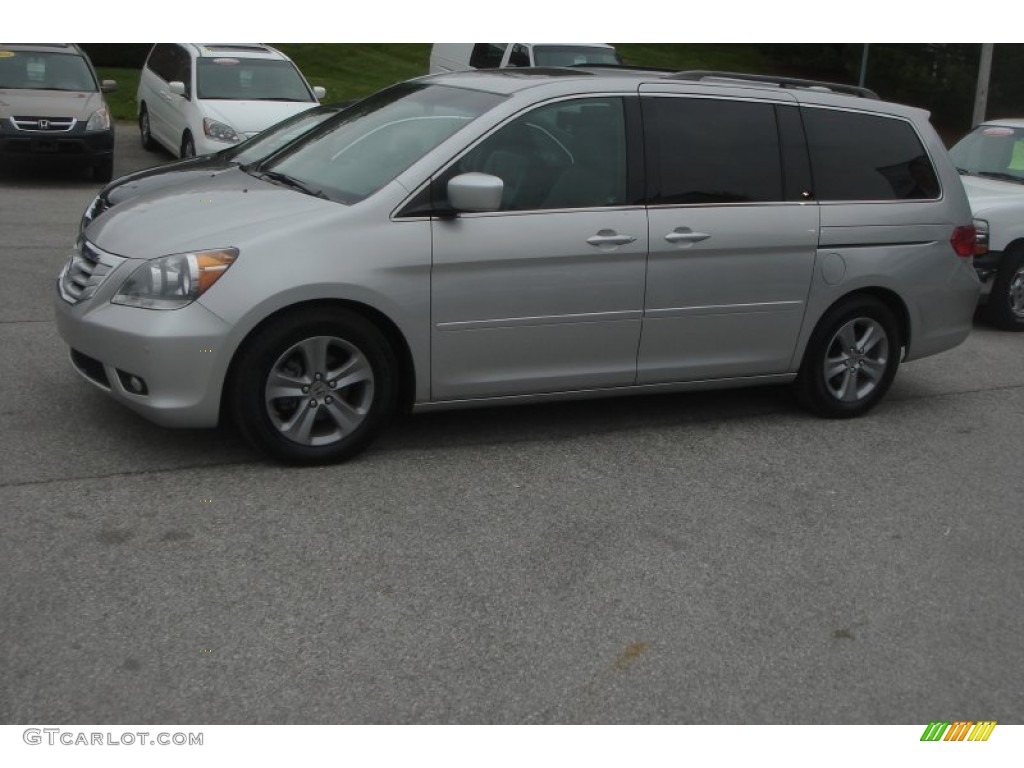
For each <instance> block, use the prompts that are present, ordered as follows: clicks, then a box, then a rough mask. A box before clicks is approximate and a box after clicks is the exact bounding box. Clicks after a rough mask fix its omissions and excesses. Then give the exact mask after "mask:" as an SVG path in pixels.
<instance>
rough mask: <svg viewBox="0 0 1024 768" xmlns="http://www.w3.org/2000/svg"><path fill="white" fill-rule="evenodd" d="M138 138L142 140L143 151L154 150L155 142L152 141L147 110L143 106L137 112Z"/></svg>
mask: <svg viewBox="0 0 1024 768" xmlns="http://www.w3.org/2000/svg"><path fill="white" fill-rule="evenodd" d="M139 137H140V138H141V140H142V148H143V149H145V150H154V149H156V142H155V141H153V133H152V131H151V130H150V127H149V110H148V109H146V105H145V104H143V105H142V108H141V109H140V110H139Z"/></svg>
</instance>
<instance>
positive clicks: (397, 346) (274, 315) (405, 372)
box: [220, 299, 416, 422]
mask: <svg viewBox="0 0 1024 768" xmlns="http://www.w3.org/2000/svg"><path fill="white" fill-rule="evenodd" d="M313 308H334V309H345V310H348V311H349V312H352V313H354V314H357V315H359V316H361V317H363V318H364V319H366V320H368V321H369V322H371V323H373V325H374V326H375V327H376V328H377V329H378V330H380V332H381V333H383V334H384V337H385V339H386V340H387V342H388V344H389V345H390V346H391V349H392V351H393V352H394V353H395V360H396V362H397V363H398V372H397V373H398V393H397V400H398V402H397V408H398V410H399V411H400V412H407V411H409V410H411V408H412V404H413V401H414V399H415V393H416V367H415V364H414V363H413V357H412V350H411V348H410V347H409V343H408V341H407V340H406V338H405V335H404V334H403V333H402V332H401V330H400V329H399V327H398V325H397V324H396V323H395V322H394V321H393V320H392V319H391V318H390V317H388V316H387V315H386V314H384V313H383V312H381V311H380V310H379V309H376V308H375V307H371V306H370V305H368V304H363V303H362V302H358V301H352V300H349V299H310V300H308V301H300V302H298V303H295V304H289V305H288V306H286V307H281V308H280V309H277V310H275V311H274V312H271V313H270V314H269V315H267V316H266V317H264V318H263V319H262V320H260V321H259V322H258V323H256V325H254V326H253V327H252V328H250V329H249V331H248V333H246V334H245V337H244V338H243V339H242V341H241V342H240V343H239V344H238V346H236V347H235V350H234V353H233V354H232V355H231V362H230V363H228V368H227V372H226V374H225V375H224V381H223V383H222V385H221V393H220V416H221V421H222V422H223V417H224V414H225V413H227V412H228V409H227V407H226V405H227V404H226V402H225V399H226V398H227V396H228V393H229V392H231V391H232V389H233V385H234V380H235V377H236V376H237V375H238V369H237V362H238V360H239V359H240V358H241V357H242V353H243V352H244V351H245V350H246V349H247V348H248V346H249V345H250V344H252V342H253V340H254V339H255V338H256V337H257V336H258V335H259V333H260V331H261V330H263V329H264V328H266V327H267V326H269V325H271V324H273V323H277V322H280V321H281V320H282V318H285V317H287V316H288V315H290V314H294V313H297V312H301V311H305V310H308V309H313Z"/></svg>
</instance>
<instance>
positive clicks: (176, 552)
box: [0, 127, 1024, 724]
mask: <svg viewBox="0 0 1024 768" xmlns="http://www.w3.org/2000/svg"><path fill="white" fill-rule="evenodd" d="M122 134H123V135H122ZM118 142H119V143H118V153H119V156H118V160H117V163H118V165H117V170H118V172H126V171H127V170H129V169H132V168H135V167H142V165H144V164H145V163H146V162H152V161H160V160H166V159H167V158H166V157H164V156H159V155H149V154H148V153H142V151H141V150H137V149H136V146H137V137H136V135H135V133H134V130H133V128H131V127H125V129H124V130H123V131H120V132H119V136H118ZM97 186H98V185H96V184H92V183H90V182H88V181H84V180H80V179H77V178H70V177H68V176H61V175H60V174H52V175H51V174H45V175H33V174H31V173H23V174H14V175H11V174H0V211H2V212H3V218H2V220H0V232H2V234H3V238H2V240H0V267H2V269H3V274H4V275H5V279H4V280H3V281H2V282H0V297H2V301H0V350H3V352H4V354H3V356H2V359H0V371H2V375H0V455H2V457H3V461H2V462H0V515H2V520H3V528H2V530H3V533H2V535H0V582H2V583H3V584H4V589H3V590H2V591H0V615H3V617H4V620H3V621H2V622H0V722H3V723H39V722H50V723H61V722H93V723H143V724H144V723H172V722H177V723H182V722H190V723H273V722H282V723H300V722H305V723H350V722H674V723H782V722H806V723H818V722H823V723H824V722H838V723H927V722H929V721H930V720H935V719H936V718H945V719H953V718H962V717H967V718H973V719H976V720H977V719H991V720H997V721H999V722H1020V721H1021V720H1022V719H1024V690H1022V688H1021V686H1020V685H1019V679H1018V677H1019V676H1018V675H1017V674H1016V671H1017V670H1019V669H1021V668H1022V667H1024V644H1022V643H1021V642H1020V637H1021V636H1022V635H1024V614H1022V612H1021V610H1020V605H1021V600H1022V598H1024V558H1022V557H1021V552H1022V551H1024V531H1022V527H1021V525H1020V515H1021V509H1022V504H1021V499H1022V497H1024V473H1022V472H1021V458H1020V457H1021V456H1022V455H1024V335H1014V334H1007V333H1000V332H996V331H992V330H990V329H987V328H985V327H984V326H977V328H976V330H975V333H974V334H973V335H972V336H971V338H970V339H969V340H968V341H967V342H966V343H965V344H964V345H962V346H961V347H959V348H957V349H955V350H953V351H951V352H948V353H945V354H943V355H939V356H937V357H934V358H929V359H926V360H922V361H919V362H915V363H910V364H907V365H906V366H904V367H903V368H902V369H901V371H900V374H899V376H898V377H897V381H896V385H895V386H894V389H893V391H892V392H891V394H890V397H889V398H888V400H887V401H886V402H885V403H883V404H882V405H881V406H880V407H879V408H878V409H877V410H876V411H875V412H873V413H872V414H871V415H870V416H869V417H867V418H863V419H858V420H854V421H846V422H835V421H823V420H818V419H814V418H811V417H808V416H806V415H804V414H802V413H801V412H799V411H798V410H796V408H795V407H794V406H793V404H792V402H791V400H790V398H789V395H788V392H787V391H786V390H784V389H773V388H769V389H761V390H745V391H743V390H737V391H731V392H720V393H701V394H693V395H680V396H656V397H643V398H631V399H617V400H604V401H589V402H577V403H565V404H548V405H542V406H531V407H521V408H508V409H490V410H485V411H477V412H472V411H466V412H458V413H447V414H446V413H437V414H430V415H423V416H415V417H409V418H406V419H403V420H401V421H399V422H397V423H396V424H394V425H393V426H392V427H391V428H390V429H389V430H388V432H387V433H386V434H385V436H384V438H383V439H382V440H381V441H380V442H379V443H378V444H377V445H376V446H375V448H374V449H373V450H371V451H370V452H368V453H367V454H365V455H364V456H362V457H361V458H359V459H358V460H356V461H353V462H352V463H349V464H345V465H341V466H335V467H324V468H313V469H286V468H282V467H278V466H274V465H271V464H268V463H266V462H265V461H263V460H262V459H260V458H259V457H257V456H255V455H254V454H253V453H252V452H251V451H250V450H249V449H248V448H247V447H246V446H244V445H243V444H242V443H241V442H240V441H239V440H238V438H236V437H235V436H234V435H233V434H232V433H230V432H229V431H226V430H221V431H180V432H176V431H168V430H162V429H160V428H158V427H155V426H152V425H150V424H149V423H147V422H145V421H143V420H141V419H140V418H138V417H136V416H134V415H133V414H131V413H129V412H128V411H126V410H125V409H123V408H120V407H119V406H117V405H116V404H115V403H113V402H111V401H108V400H107V399H106V398H105V397H103V396H102V395H101V394H100V393H98V392H96V391H94V390H93V389H92V388H91V387H89V386H88V385H87V384H85V383H84V382H82V381H80V380H79V379H78V377H77V376H76V375H75V374H74V373H73V371H72V370H71V368H70V365H69V364H68V363H67V360H66V354H65V350H64V348H63V345H62V343H61V342H60V339H59V338H58V336H57V334H56V330H55V328H54V324H53V322H52V319H51V318H52V310H51V302H52V295H53V279H54V277H55V275H56V273H57V271H58V269H59V268H60V266H61V265H62V263H63V262H64V260H65V259H66V254H67V251H68V248H69V245H70V242H71V239H72V238H73V236H74V234H75V231H76V226H77V219H78V217H79V215H80V214H81V211H82V209H83V208H84V206H85V205H86V204H87V203H88V201H89V200H90V199H91V197H92V195H94V194H95V191H96V189H97Z"/></svg>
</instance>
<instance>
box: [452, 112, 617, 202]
mask: <svg viewBox="0 0 1024 768" xmlns="http://www.w3.org/2000/svg"><path fill="white" fill-rule="evenodd" d="M472 171H476V172H479V173H486V174H490V175H492V176H497V177H498V178H500V179H501V180H502V181H503V182H504V184H505V189H504V192H503V194H502V205H501V209H500V210H502V211H526V210H550V209H558V208H597V207H603V206H609V205H624V204H625V202H626V129H625V118H624V114H623V104H622V99H620V98H595V99H574V100H571V101H560V102H557V103H554V104H548V105H546V106H543V107H539V108H537V109H535V110H533V111H532V112H529V113H528V114H526V115H523V116H521V117H518V118H516V119H514V120H512V121H511V122H510V123H507V124H506V125H505V126H503V127H502V128H500V129H498V131H497V132H495V133H494V134H492V135H491V136H489V137H488V138H487V139H485V140H484V141H483V142H482V143H480V144H478V145H477V146H476V147H474V148H473V149H472V150H470V151H469V152H468V153H467V154H466V155H464V156H463V157H462V159H461V160H459V161H458V162H457V163H456V164H455V165H454V166H453V168H452V169H450V170H449V172H448V173H446V174H445V178H444V183H443V185H442V189H444V188H445V187H446V186H447V180H448V179H450V178H452V177H453V176H455V175H458V174H460V173H469V172H472Z"/></svg>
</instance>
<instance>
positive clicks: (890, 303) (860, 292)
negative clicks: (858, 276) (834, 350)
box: [794, 285, 913, 368]
mask: <svg viewBox="0 0 1024 768" xmlns="http://www.w3.org/2000/svg"><path fill="white" fill-rule="evenodd" d="M858 296H872V297H874V298H876V299H878V300H879V301H881V302H882V303H883V304H884V305H885V306H886V307H887V308H888V309H889V311H890V312H892V313H893V315H894V316H895V317H896V322H897V324H898V327H899V334H900V346H902V347H903V349H904V355H905V356H906V355H909V353H910V344H911V342H912V339H913V335H912V330H913V325H912V323H911V320H910V310H909V309H908V308H907V304H906V302H905V301H904V300H903V299H902V298H901V297H900V295H899V294H898V293H896V291H893V290H891V289H889V288H883V287H882V286H878V285H873V286H864V287H860V288H855V289H853V290H851V291H849V292H847V293H844V294H843V295H841V296H838V297H836V299H835V300H834V301H833V302H832V303H831V304H829V305H828V306H827V307H825V309H824V310H823V311H822V312H821V314H820V315H819V316H818V319H817V320H816V321H815V324H814V327H812V328H809V329H808V330H807V333H806V336H805V338H804V340H803V344H802V346H801V348H800V349H799V350H798V351H797V356H796V357H794V363H795V366H796V367H797V368H799V367H800V366H801V365H803V361H804V358H805V357H806V356H807V344H808V342H809V341H810V338H811V335H812V334H813V333H814V329H815V328H817V326H818V323H820V322H821V319H822V318H823V317H825V316H826V315H827V314H828V313H829V312H831V311H832V309H833V308H834V307H835V306H836V305H837V304H840V303H841V302H844V301H849V300H850V299H851V298H856V297H858Z"/></svg>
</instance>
